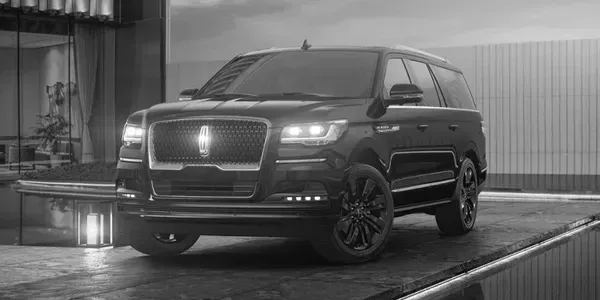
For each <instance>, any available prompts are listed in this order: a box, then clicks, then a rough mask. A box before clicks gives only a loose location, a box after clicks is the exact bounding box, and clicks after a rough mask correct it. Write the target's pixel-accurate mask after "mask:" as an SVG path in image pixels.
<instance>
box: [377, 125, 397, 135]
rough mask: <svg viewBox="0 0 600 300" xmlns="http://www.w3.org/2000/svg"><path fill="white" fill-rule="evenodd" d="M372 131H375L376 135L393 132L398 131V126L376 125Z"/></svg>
mask: <svg viewBox="0 0 600 300" xmlns="http://www.w3.org/2000/svg"><path fill="white" fill-rule="evenodd" d="M373 130H375V132H376V133H387V132H394V131H398V130H400V126H399V125H389V124H377V125H375V126H373Z"/></svg>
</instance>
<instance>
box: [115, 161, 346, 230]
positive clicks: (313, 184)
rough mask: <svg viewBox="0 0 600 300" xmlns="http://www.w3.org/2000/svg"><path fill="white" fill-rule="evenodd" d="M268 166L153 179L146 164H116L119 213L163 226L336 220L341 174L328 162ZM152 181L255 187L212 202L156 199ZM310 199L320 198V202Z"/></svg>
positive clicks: (202, 197) (193, 171) (190, 171)
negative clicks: (181, 180) (247, 192)
mask: <svg viewBox="0 0 600 300" xmlns="http://www.w3.org/2000/svg"><path fill="white" fill-rule="evenodd" d="M272 162H273V163H271V164H268V165H263V167H262V168H261V170H260V171H222V170H219V169H217V168H209V167H199V168H187V170H185V169H184V170H182V171H161V173H157V172H154V171H149V170H148V169H147V168H146V164H143V163H131V162H123V161H121V162H119V165H118V167H117V169H118V175H117V198H118V202H117V207H118V211H119V212H120V213H121V214H122V215H124V216H126V217H139V218H142V219H144V220H147V221H150V222H151V223H155V224H156V223H161V224H162V226H168V225H167V224H166V223H174V222H175V223H183V224H187V225H190V224H192V223H194V224H207V223H208V224H267V223H269V224H279V225H281V224H284V223H298V222H301V223H307V222H308V223H317V224H321V223H323V222H325V223H330V222H334V221H335V220H337V218H338V216H339V211H340V203H339V198H338V195H339V194H340V192H341V191H342V188H343V185H342V182H343V177H344V170H343V168H338V167H336V164H333V163H331V162H330V160H329V159H327V158H325V159H320V160H314V159H312V160H306V161H302V160H300V161H276V160H272ZM152 172H154V173H152ZM194 174H195V175H196V176H194ZM199 175H201V176H199ZM157 176H165V177H168V178H175V179H179V178H187V179H188V180H189V178H198V179H197V180H198V182H199V184H203V183H207V182H208V183H224V182H225V183H231V182H236V181H244V182H251V181H253V180H254V182H255V184H256V187H255V189H254V191H253V192H252V193H251V195H248V196H247V197H246V196H231V195H230V196H223V195H222V194H220V195H218V193H215V195H216V196H211V195H210V192H208V193H207V194H204V195H200V196H181V195H178V196H174V195H161V194H160V193H157V192H156V189H155V188H154V186H153V185H152V183H151V181H150V178H151V177H152V178H153V179H154V180H156V178H157ZM315 196H318V197H319V198H320V199H319V201H316V200H315ZM307 197H311V199H310V201H306V199H307ZM289 199H291V200H289ZM169 226H170V225H169ZM219 234H223V233H219Z"/></svg>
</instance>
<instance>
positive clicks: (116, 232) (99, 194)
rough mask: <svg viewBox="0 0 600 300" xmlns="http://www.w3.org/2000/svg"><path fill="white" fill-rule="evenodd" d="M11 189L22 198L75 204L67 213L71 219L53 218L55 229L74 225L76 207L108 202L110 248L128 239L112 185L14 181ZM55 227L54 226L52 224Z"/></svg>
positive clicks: (58, 214) (61, 216) (59, 213)
mask: <svg viewBox="0 0 600 300" xmlns="http://www.w3.org/2000/svg"><path fill="white" fill-rule="evenodd" d="M12 188H13V190H14V191H16V192H18V193H21V194H22V195H34V196H38V197H45V198H62V199H72V200H75V203H76V204H75V207H74V208H73V211H70V216H68V215H67V214H65V213H61V212H60V211H58V210H56V211H57V215H53V216H52V223H53V225H54V226H56V227H58V228H60V227H61V226H62V225H66V224H67V223H69V222H70V223H69V224H74V223H75V222H74V219H76V216H77V211H76V210H77V206H78V205H77V203H86V202H89V203H90V204H91V203H95V202H99V201H101V202H104V203H106V202H110V203H112V211H113V224H112V236H113V243H112V246H114V247H120V246H126V245H128V244H127V238H126V236H125V233H124V230H123V223H124V220H123V218H121V217H120V216H119V214H118V213H116V211H117V209H116V199H117V198H116V187H115V184H114V183H112V182H68V181H43V180H17V181H16V182H15V183H14V184H13V185H12ZM54 223H55V224H54Z"/></svg>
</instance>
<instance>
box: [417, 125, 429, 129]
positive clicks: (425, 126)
mask: <svg viewBox="0 0 600 300" xmlns="http://www.w3.org/2000/svg"><path fill="white" fill-rule="evenodd" d="M428 127H429V125H427V124H421V125H417V129H419V130H421V131H423V130H425V129H427V128H428Z"/></svg>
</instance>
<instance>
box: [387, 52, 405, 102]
mask: <svg viewBox="0 0 600 300" xmlns="http://www.w3.org/2000/svg"><path fill="white" fill-rule="evenodd" d="M401 83H410V78H409V76H408V72H407V71H406V66H404V62H403V61H402V59H399V58H393V59H390V60H388V63H387V67H386V69H385V79H384V80H383V86H384V97H385V98H386V99H388V98H389V97H390V90H391V89H392V86H393V85H394V84H401Z"/></svg>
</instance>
